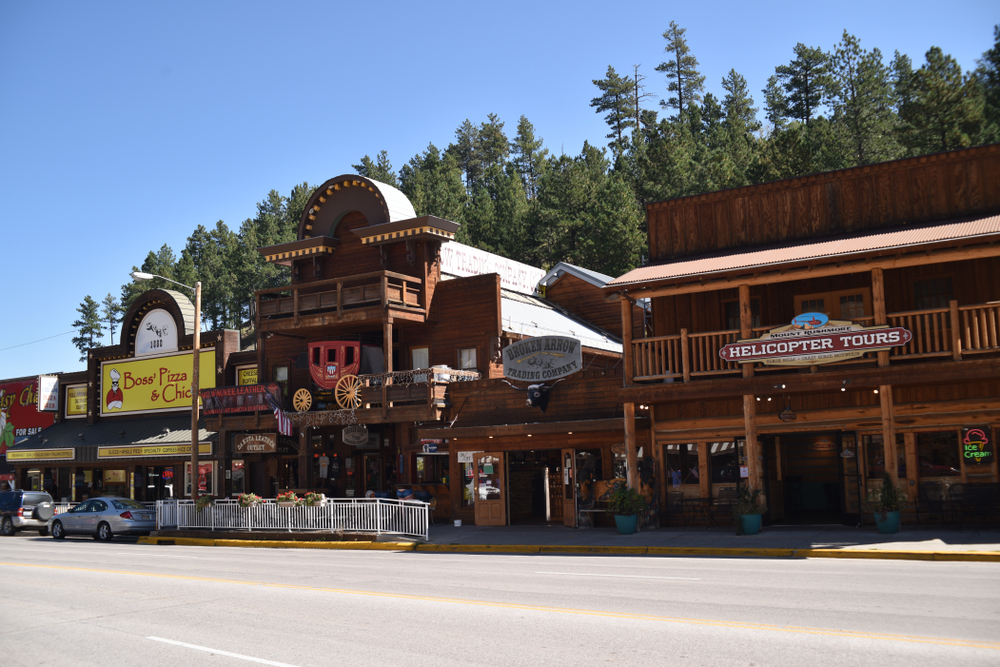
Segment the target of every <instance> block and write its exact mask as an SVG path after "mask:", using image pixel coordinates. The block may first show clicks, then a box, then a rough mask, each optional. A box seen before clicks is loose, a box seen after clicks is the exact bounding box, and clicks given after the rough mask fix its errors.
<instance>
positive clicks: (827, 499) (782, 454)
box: [768, 431, 844, 524]
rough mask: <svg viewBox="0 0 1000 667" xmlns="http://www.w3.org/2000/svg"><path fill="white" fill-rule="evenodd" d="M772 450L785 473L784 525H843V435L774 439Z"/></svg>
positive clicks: (822, 434) (804, 435) (836, 433)
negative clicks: (841, 447)
mask: <svg viewBox="0 0 1000 667" xmlns="http://www.w3.org/2000/svg"><path fill="white" fill-rule="evenodd" d="M772 447H773V448H774V449H775V452H774V453H775V457H776V458H777V460H778V461H779V465H780V470H781V478H782V479H781V489H782V495H783V497H784V502H783V506H784V521H783V523H790V524H826V523H836V524H839V523H843V519H844V497H843V495H844V494H843V479H842V472H843V471H842V460H841V458H840V456H839V454H840V432H839V431H834V432H828V433H793V434H789V435H781V436H780V437H779V436H775V437H770V438H768V448H769V449H770V448H772Z"/></svg>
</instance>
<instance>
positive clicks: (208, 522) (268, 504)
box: [156, 498, 430, 540]
mask: <svg viewBox="0 0 1000 667" xmlns="http://www.w3.org/2000/svg"><path fill="white" fill-rule="evenodd" d="M429 506H430V504H429V503H425V502H421V501H416V500H405V501H404V500H395V499H391V498H327V499H326V500H324V501H323V502H322V503H321V504H319V505H311V506H308V505H300V506H286V505H285V504H284V503H282V504H279V503H277V502H276V501H274V500H271V499H268V500H265V501H264V502H262V503H259V504H257V505H253V506H251V507H241V506H240V504H239V502H238V501H236V500H218V501H216V502H215V503H214V504H212V505H208V506H207V507H204V508H202V510H201V511H200V512H199V511H198V508H197V507H196V505H195V503H194V501H191V500H161V501H158V502H157V503H156V528H157V530H163V529H171V528H172V529H176V530H187V529H192V528H194V529H207V530H227V531H229V530H246V531H249V532H253V531H255V530H256V531H288V532H292V531H317V532H330V533H333V532H343V533H373V534H375V535H401V536H403V537H411V538H414V539H422V540H426V539H427V533H428V525H429V523H430V513H429V510H428V508H429Z"/></svg>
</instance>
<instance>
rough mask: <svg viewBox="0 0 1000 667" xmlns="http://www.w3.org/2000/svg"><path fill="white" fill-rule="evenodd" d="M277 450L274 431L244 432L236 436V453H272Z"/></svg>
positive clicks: (276, 437) (276, 438)
mask: <svg viewBox="0 0 1000 667" xmlns="http://www.w3.org/2000/svg"><path fill="white" fill-rule="evenodd" d="M276 451H278V436H277V435H276V434H274V433H244V434H243V435H240V436H237V438H236V453H237V454H273V453H274V452H276Z"/></svg>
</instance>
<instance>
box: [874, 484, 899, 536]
mask: <svg viewBox="0 0 1000 667" xmlns="http://www.w3.org/2000/svg"><path fill="white" fill-rule="evenodd" d="M904 500H906V495H905V494H904V493H903V492H902V491H901V490H900V489H898V488H896V485H895V484H893V483H892V477H890V476H889V473H885V474H884V475H882V486H880V487H879V488H878V491H876V493H875V497H874V499H873V500H872V501H871V502H870V503H869V507H870V508H871V510H872V512H873V514H874V515H875V526H876V527H878V532H880V533H882V534H883V535H891V534H892V533H896V532H898V531H899V506H900V505H901V504H902V503H903V501H904Z"/></svg>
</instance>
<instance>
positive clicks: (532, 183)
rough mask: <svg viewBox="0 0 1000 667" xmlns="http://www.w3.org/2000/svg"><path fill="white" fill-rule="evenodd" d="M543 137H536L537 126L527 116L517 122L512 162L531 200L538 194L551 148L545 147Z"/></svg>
mask: <svg viewBox="0 0 1000 667" xmlns="http://www.w3.org/2000/svg"><path fill="white" fill-rule="evenodd" d="M543 146H544V142H543V141H542V138H541V137H538V138H537V139H536V138H535V128H534V126H533V125H532V124H531V122H529V121H528V119H527V118H526V117H525V116H521V119H520V120H519V121H518V122H517V135H516V136H515V137H514V140H513V141H512V142H511V143H510V154H511V163H512V164H513V165H514V170H515V171H517V173H518V175H520V177H521V184H522V185H523V187H524V192H525V196H526V197H527V198H528V199H529V200H533V199H535V197H536V196H538V179H539V178H540V177H541V175H542V170H543V169H544V168H545V158H546V157H547V156H548V154H549V149H547V148H543Z"/></svg>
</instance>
